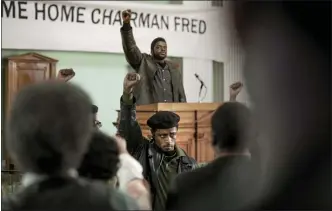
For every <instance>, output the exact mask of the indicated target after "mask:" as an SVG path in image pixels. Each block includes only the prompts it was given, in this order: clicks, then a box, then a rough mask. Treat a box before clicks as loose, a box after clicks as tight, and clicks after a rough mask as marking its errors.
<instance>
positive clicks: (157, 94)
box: [152, 63, 174, 103]
mask: <svg viewBox="0 0 332 211" xmlns="http://www.w3.org/2000/svg"><path fill="white" fill-rule="evenodd" d="M157 67H158V70H157V71H156V74H155V76H154V80H153V83H152V84H153V90H152V94H153V98H154V102H156V103H157V102H158V103H161V102H165V103H166V102H173V101H174V98H173V87H172V79H171V72H170V70H169V67H168V65H167V64H165V66H164V67H163V66H162V65H160V64H159V63H157Z"/></svg>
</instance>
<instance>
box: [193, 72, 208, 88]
mask: <svg viewBox="0 0 332 211" xmlns="http://www.w3.org/2000/svg"><path fill="white" fill-rule="evenodd" d="M195 77H196V78H197V80H198V81H199V82H201V84H202V86H205V83H204V81H203V80H202V79H201V78H200V77H199V75H198V74H197V73H195ZM205 87H206V86H205Z"/></svg>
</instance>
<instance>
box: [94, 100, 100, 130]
mask: <svg viewBox="0 0 332 211" xmlns="http://www.w3.org/2000/svg"><path fill="white" fill-rule="evenodd" d="M98 110H99V108H98V106H96V105H92V114H93V126H94V127H95V128H101V127H102V124H101V122H99V120H98Z"/></svg>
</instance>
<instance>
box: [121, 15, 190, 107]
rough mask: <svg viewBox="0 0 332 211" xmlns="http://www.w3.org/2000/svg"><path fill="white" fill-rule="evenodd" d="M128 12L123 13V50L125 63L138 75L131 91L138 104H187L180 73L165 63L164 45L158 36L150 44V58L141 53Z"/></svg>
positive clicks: (165, 48) (170, 64)
mask: <svg viewBox="0 0 332 211" xmlns="http://www.w3.org/2000/svg"><path fill="white" fill-rule="evenodd" d="M130 18H131V11H130V10H125V11H123V12H122V19H123V26H122V27H121V36H122V45H123V51H124V54H125V56H126V59H127V61H128V63H129V64H130V65H131V66H132V68H133V69H134V70H135V71H136V72H137V73H139V74H140V76H141V80H140V83H139V84H137V86H136V87H135V89H134V90H133V95H134V96H135V99H136V104H137V105H145V104H151V103H159V102H165V103H167V102H186V101H187V100H186V94H185V92H184V88H183V80H182V74H181V73H180V72H179V71H178V70H176V69H175V67H174V66H173V65H172V63H171V62H169V61H166V57H167V44H166V40H165V39H164V38H161V37H158V38H156V39H154V40H153V41H152V43H151V55H149V54H146V53H141V51H140V50H139V48H138V47H137V45H136V42H135V39H134V35H133V29H132V27H131V26H130Z"/></svg>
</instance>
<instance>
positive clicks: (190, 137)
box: [136, 103, 221, 162]
mask: <svg viewBox="0 0 332 211" xmlns="http://www.w3.org/2000/svg"><path fill="white" fill-rule="evenodd" d="M220 105H221V104H220V103H157V104H151V105H141V106H137V109H136V110H137V121H138V123H139V124H140V126H141V129H142V132H143V135H144V136H145V137H148V138H151V132H150V128H149V127H148V126H147V124H146V122H147V120H148V119H149V118H150V117H151V116H152V115H153V114H155V113H156V112H157V111H173V112H175V113H177V114H178V115H179V116H180V118H181V120H180V122H179V131H178V135H177V144H178V146H180V147H181V148H182V149H184V150H185V151H186V152H187V153H188V155H190V156H191V157H193V158H195V159H196V160H197V161H198V162H209V161H211V160H213V159H214V151H213V149H212V147H211V141H212V134H211V117H212V114H213V112H214V111H215V110H216V109H217V108H218V107H219V106H220Z"/></svg>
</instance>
